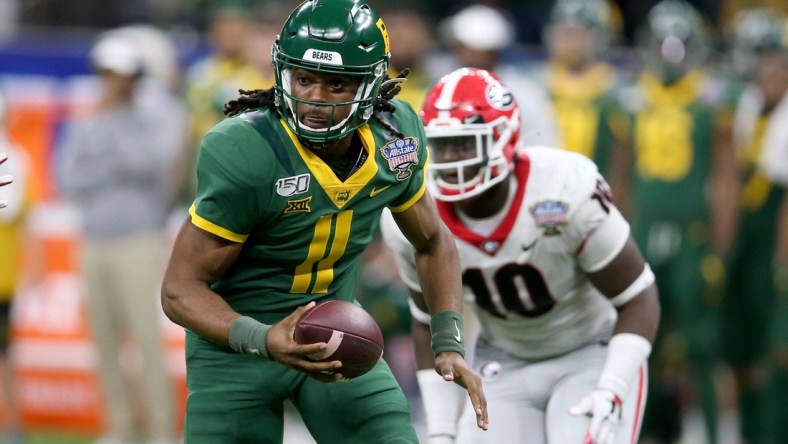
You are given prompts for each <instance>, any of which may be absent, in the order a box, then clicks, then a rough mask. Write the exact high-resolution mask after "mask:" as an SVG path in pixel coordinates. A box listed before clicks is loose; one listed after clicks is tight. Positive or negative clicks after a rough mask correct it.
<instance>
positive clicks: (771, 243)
mask: <svg viewBox="0 0 788 444" xmlns="http://www.w3.org/2000/svg"><path fill="white" fill-rule="evenodd" d="M787 30H788V28H786V18H785V16H783V15H782V14H781V13H779V12H778V11H776V10H772V9H767V8H757V9H750V10H745V11H741V12H740V13H739V14H737V15H736V16H735V18H734V21H733V24H732V30H731V31H732V32H731V34H730V37H731V41H730V42H729V44H730V53H729V56H730V57H731V64H732V66H733V68H734V70H735V72H736V73H737V74H738V75H739V78H740V79H741V80H742V81H744V82H745V88H744V90H743V92H742V93H741V95H740V96H739V97H737V98H736V99H737V101H736V102H737V108H736V113H735V120H734V124H733V135H734V144H735V147H736V150H737V155H738V156H737V157H738V160H739V164H740V170H741V175H740V180H741V194H740V199H739V201H738V206H739V210H740V215H739V219H740V223H739V227H738V231H737V234H736V239H735V243H734V249H733V251H732V255H731V258H730V267H729V270H730V271H729V275H728V288H727V294H726V298H725V304H724V312H723V313H724V318H723V325H722V330H721V337H722V338H723V341H722V344H723V346H724V347H723V351H724V355H723V356H724V357H725V358H726V360H727V361H728V362H729V363H730V364H731V366H732V367H733V369H734V372H735V376H736V380H737V382H738V395H739V396H738V398H739V410H738V411H739V415H740V420H741V433H742V436H743V437H744V439H745V442H747V443H767V442H786V441H785V439H786V436H785V435H783V436H782V440H780V439H776V438H777V437H773V436H770V433H771V432H773V430H772V428H773V427H774V426H776V425H777V424H780V421H779V419H778V417H777V416H776V415H775V413H776V411H777V410H779V409H780V407H779V406H780V405H782V404H784V403H785V393H788V392H786V391H782V392H780V391H778V390H771V389H770V387H769V377H770V370H771V369H770V366H771V365H772V362H771V360H770V358H771V357H772V356H771V347H770V345H771V338H770V334H771V333H772V331H773V330H772V329H773V328H775V323H779V322H780V321H779V319H778V318H775V317H774V316H775V311H774V307H775V306H777V305H778V296H777V293H776V289H775V283H776V282H775V280H774V279H773V273H774V265H775V264H776V263H777V257H776V252H777V245H778V243H777V241H778V229H779V227H780V226H781V225H785V224H788V220H786V219H783V220H780V219H779V217H780V207H781V205H782V204H783V202H784V201H785V196H786V192H785V188H786V186H788V175H785V174H784V173H783V174H782V175H781V174H780V171H779V170H776V168H775V167H772V166H771V164H775V165H780V164H783V165H784V164H786V163H788V153H786V150H788V95H787V94H786V88H788V52H786V39H788V34H786V32H788V31H787ZM775 147H786V148H783V150H782V153H783V156H784V157H783V158H782V159H780V158H775V159H765V158H764V156H765V154H766V153H769V152H770V150H773V149H774V148H775ZM763 166H766V168H764V167H763ZM777 168H779V167H777ZM786 168H788V167H786ZM784 169H785V168H784ZM784 169H783V170H784ZM783 389H785V388H783ZM769 398H771V399H769ZM783 420H784V419H783Z"/></svg>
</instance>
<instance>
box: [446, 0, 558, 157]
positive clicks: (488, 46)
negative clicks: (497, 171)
mask: <svg viewBox="0 0 788 444" xmlns="http://www.w3.org/2000/svg"><path fill="white" fill-rule="evenodd" d="M515 31H516V30H515V29H514V24H513V23H512V20H511V17H509V16H508V15H507V14H506V13H505V12H504V11H503V10H501V9H498V8H495V7H493V6H489V5H484V4H471V5H468V6H466V7H464V8H462V9H460V10H459V11H457V13H455V14H454V15H451V16H449V17H447V18H445V19H444V20H443V21H442V22H441V24H440V32H441V35H442V38H443V39H444V41H445V42H446V44H447V45H448V48H449V51H450V53H449V60H448V61H446V62H445V63H444V64H443V65H444V66H442V67H441V72H443V73H445V72H449V71H452V70H454V69H457V68H460V67H469V68H479V69H484V70H487V71H491V72H495V73H496V75H497V76H498V77H500V78H501V79H502V80H503V82H504V83H505V84H506V85H508V86H509V88H511V91H512V92H513V94H514V95H515V97H516V98H517V100H518V103H520V112H521V113H522V115H521V116H520V117H521V119H522V123H521V124H522V125H523V127H522V128H523V140H522V143H524V144H526V145H547V146H557V142H558V134H557V132H556V131H557V130H556V126H555V122H554V119H553V117H552V116H553V111H552V107H551V104H550V101H549V98H548V97H547V93H546V92H545V90H544V89H543V88H542V87H541V86H540V85H538V84H537V83H536V82H534V81H533V80H531V79H530V78H529V77H528V75H527V72H526V70H525V66H524V65H523V64H522V63H519V62H518V61H517V57H511V59H509V58H508V57H507V55H508V52H509V51H511V50H512V49H513V45H514V43H515V35H516V32H515ZM437 66H438V65H436V67H437Z"/></svg>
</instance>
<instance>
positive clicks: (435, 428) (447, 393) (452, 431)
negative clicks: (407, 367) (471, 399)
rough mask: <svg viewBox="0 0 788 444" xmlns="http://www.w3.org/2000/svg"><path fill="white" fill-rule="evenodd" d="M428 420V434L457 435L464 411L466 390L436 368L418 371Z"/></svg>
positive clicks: (417, 376)
mask: <svg viewBox="0 0 788 444" xmlns="http://www.w3.org/2000/svg"><path fill="white" fill-rule="evenodd" d="M416 379H417V380H418V382H419V390H420V391H421V402H422V404H423V405H424V417H425V419H426V422H427V436H438V435H446V436H451V437H456V436H457V419H459V417H460V413H462V407H463V405H464V398H465V390H463V389H462V387H460V386H458V385H457V384H455V383H454V382H451V381H444V380H443V378H442V377H441V376H440V375H439V374H438V373H437V372H435V370H434V369H431V368H430V369H424V370H419V371H418V372H416Z"/></svg>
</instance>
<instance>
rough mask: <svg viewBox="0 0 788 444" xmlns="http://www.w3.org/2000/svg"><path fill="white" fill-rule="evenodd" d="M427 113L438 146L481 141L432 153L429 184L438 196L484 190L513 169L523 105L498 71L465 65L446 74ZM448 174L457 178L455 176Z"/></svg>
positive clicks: (459, 197) (424, 117)
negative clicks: (448, 152)
mask: <svg viewBox="0 0 788 444" xmlns="http://www.w3.org/2000/svg"><path fill="white" fill-rule="evenodd" d="M421 117H422V120H423V122H424V126H425V132H426V135H427V140H428V144H429V146H430V149H431V150H433V151H434V150H435V149H436V147H437V149H439V150H440V149H447V148H445V146H447V144H442V143H439V140H440V139H445V138H452V137H453V138H459V137H465V138H469V139H471V140H473V141H475V142H474V145H475V149H473V148H471V149H466V150H463V151H461V152H460V151H458V152H455V153H453V154H452V155H445V154H443V153H434V154H433V155H432V157H431V168H430V169H429V170H428V174H429V175H428V178H429V181H428V186H429V187H430V193H431V194H433V196H434V197H435V198H436V199H439V200H445V201H458V200H463V199H467V198H469V197H472V196H475V195H478V194H481V193H482V192H484V191H486V190H488V189H490V188H491V187H492V186H494V185H496V184H498V183H500V182H501V181H503V180H504V179H505V178H506V177H507V175H508V174H509V171H511V169H512V162H513V159H514V156H515V151H516V147H517V144H518V143H519V136H520V110H519V106H518V105H517V102H516V101H515V99H514V95H513V94H512V93H511V91H509V89H508V88H507V87H506V86H505V85H503V84H502V83H501V82H500V80H499V79H498V78H497V77H496V76H495V75H494V74H492V73H490V72H488V71H485V70H482V69H476V68H461V69H459V70H456V71H454V72H452V73H450V74H448V75H446V76H444V77H443V78H442V79H440V80H439V81H438V82H437V83H436V84H435V86H433V87H432V88H431V89H430V91H429V92H428V93H427V98H426V100H425V102H424V106H423V109H422V112H421ZM438 154H441V155H438ZM447 176H448V177H453V178H456V179H454V182H452V181H449V180H447V179H445V177H447Z"/></svg>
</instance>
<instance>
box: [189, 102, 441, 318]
mask: <svg viewBox="0 0 788 444" xmlns="http://www.w3.org/2000/svg"><path fill="white" fill-rule="evenodd" d="M391 103H392V104H393V105H394V106H395V108H396V110H397V112H395V113H382V114H379V116H380V117H381V119H384V120H386V121H387V123H389V124H390V125H391V126H392V127H393V128H396V129H397V130H398V131H399V132H400V136H402V137H400V136H398V135H395V134H393V133H392V132H391V131H390V130H389V129H387V128H385V127H384V126H383V125H381V124H380V123H379V122H377V121H375V119H372V120H370V122H369V123H368V124H366V125H365V126H363V127H361V128H359V129H358V130H357V134H358V136H359V138H360V140H361V143H362V145H363V149H362V150H361V153H360V156H359V158H358V160H357V162H356V163H357V165H360V166H358V168H357V170H356V171H355V172H354V173H352V174H351V175H350V176H349V177H348V178H347V179H346V180H344V181H342V180H340V179H339V178H337V175H336V174H335V173H334V172H333V170H332V169H331V167H329V166H328V165H327V164H326V163H325V162H323V160H321V159H320V158H319V157H318V156H316V155H315V154H314V153H313V152H312V151H311V150H309V149H308V148H306V147H304V146H303V145H302V144H301V143H300V142H299V140H298V138H297V137H296V136H295V135H294V134H293V133H292V132H291V131H290V129H289V128H288V127H287V124H286V123H285V122H284V121H282V120H281V119H280V118H279V116H278V114H277V113H275V112H271V111H267V110H265V111H263V110H256V111H251V112H247V113H244V114H241V115H238V116H235V117H232V118H229V119H226V120H224V121H223V122H221V123H219V124H218V125H216V126H215V127H214V128H213V129H212V130H211V131H209V132H208V133H207V134H206V136H205V138H204V140H203V143H202V147H201V150H200V156H199V160H198V166H197V178H198V190H197V196H196V199H195V201H194V204H193V205H192V207H191V209H190V210H189V213H190V214H191V220H192V223H193V224H194V225H196V226H198V227H200V228H202V229H203V230H206V231H208V232H210V233H213V234H215V235H217V236H220V237H222V238H225V239H228V240H231V241H234V242H243V243H244V247H243V249H242V251H241V253H240V255H239V257H238V258H237V260H236V261H235V263H234V264H233V265H232V266H231V267H230V268H229V269H228V270H227V272H226V273H225V274H224V275H223V276H222V277H221V278H220V279H218V280H217V281H216V282H214V283H213V285H212V286H211V288H212V289H213V290H214V291H215V292H216V293H218V294H219V295H221V296H222V297H223V298H224V299H225V300H226V301H227V302H228V303H229V304H230V306H231V307H233V309H234V310H236V311H238V312H239V313H241V314H244V315H247V316H251V317H253V318H255V319H257V320H259V321H261V322H264V323H268V324H271V323H275V322H276V321H278V320H280V319H282V318H283V317H285V316H287V315H288V314H289V313H291V312H292V311H293V310H294V309H295V308H296V307H298V306H300V305H304V304H306V303H308V302H310V301H313V300H317V301H320V300H325V299H343V300H349V301H352V300H353V299H354V297H355V294H356V277H357V276H356V270H357V268H358V267H357V266H358V261H359V259H360V257H361V253H362V252H363V251H364V249H365V248H366V246H367V245H368V244H369V242H370V241H371V240H372V238H373V235H374V233H375V231H376V230H377V225H378V221H379V219H380V215H381V212H382V211H383V208H384V207H389V208H390V209H391V210H392V211H394V212H399V211H404V210H406V209H408V208H409V207H410V206H412V205H413V204H414V203H415V202H416V201H417V200H419V198H420V197H421V196H422V195H423V194H424V190H425V185H426V183H425V175H424V168H425V166H426V164H427V161H428V156H427V150H426V146H425V143H424V141H425V140H426V138H425V136H424V130H423V127H422V126H421V122H420V120H419V117H418V115H417V114H416V113H415V112H414V111H413V109H412V108H411V107H410V106H409V105H407V104H406V103H405V102H402V101H399V100H394V101H392V102H391Z"/></svg>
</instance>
